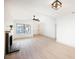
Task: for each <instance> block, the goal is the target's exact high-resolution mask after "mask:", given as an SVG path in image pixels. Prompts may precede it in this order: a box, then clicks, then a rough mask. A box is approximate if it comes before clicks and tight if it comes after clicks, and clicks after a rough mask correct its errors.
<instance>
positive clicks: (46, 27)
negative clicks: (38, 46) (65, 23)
mask: <svg viewBox="0 0 79 59" xmlns="http://www.w3.org/2000/svg"><path fill="white" fill-rule="evenodd" d="M40 20H41V23H40V34H42V35H45V36H47V37H50V38H54V39H55V19H54V17H53V16H52V17H51V16H42V17H41V18H40Z"/></svg>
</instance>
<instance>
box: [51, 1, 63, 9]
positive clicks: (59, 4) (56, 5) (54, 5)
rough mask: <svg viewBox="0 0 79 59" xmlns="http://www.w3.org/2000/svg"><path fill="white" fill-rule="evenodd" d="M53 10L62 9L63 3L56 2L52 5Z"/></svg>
mask: <svg viewBox="0 0 79 59" xmlns="http://www.w3.org/2000/svg"><path fill="white" fill-rule="evenodd" d="M51 6H52V8H54V9H56V10H58V9H59V8H60V7H62V3H61V2H60V1H58V0H56V1H54V2H53V3H52V4H51Z"/></svg>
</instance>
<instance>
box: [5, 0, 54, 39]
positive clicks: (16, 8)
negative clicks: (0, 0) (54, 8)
mask: <svg viewBox="0 0 79 59" xmlns="http://www.w3.org/2000/svg"><path fill="white" fill-rule="evenodd" d="M23 3H24V2H22V3H21V2H20V1H19V2H13V1H11V0H7V1H6V0H5V24H4V25H5V30H9V25H11V24H12V25H14V24H15V20H16V21H17V20H22V21H23V22H24V21H27V20H32V18H33V15H36V18H39V20H40V25H39V32H38V22H33V34H42V35H45V36H48V37H51V38H55V28H54V17H53V16H51V15H48V14H46V13H44V11H46V9H44V8H43V7H40V8H39V7H38V6H36V5H35V6H36V7H35V6H32V5H27V4H26V3H24V4H23ZM41 9H42V10H41ZM42 12H43V13H42ZM47 13H48V11H47ZM24 23H25V22H24ZM14 26H15V25H14ZM15 35H16V34H15ZM16 37H17V36H16ZM18 37H20V36H18Z"/></svg>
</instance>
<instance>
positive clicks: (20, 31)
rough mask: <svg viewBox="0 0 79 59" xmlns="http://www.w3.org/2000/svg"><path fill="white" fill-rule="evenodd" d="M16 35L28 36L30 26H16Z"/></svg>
mask: <svg viewBox="0 0 79 59" xmlns="http://www.w3.org/2000/svg"><path fill="white" fill-rule="evenodd" d="M16 33H17V34H30V33H31V26H30V25H28V24H16Z"/></svg>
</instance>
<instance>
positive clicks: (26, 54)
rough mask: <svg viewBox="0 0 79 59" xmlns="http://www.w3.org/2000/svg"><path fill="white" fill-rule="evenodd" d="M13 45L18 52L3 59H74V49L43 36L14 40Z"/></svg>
mask: <svg viewBox="0 0 79 59" xmlns="http://www.w3.org/2000/svg"><path fill="white" fill-rule="evenodd" d="M14 45H15V46H16V47H18V48H19V49H20V51H19V52H16V53H12V54H8V55H6V56H5V59H75V58H74V57H75V55H74V54H75V53H74V48H72V47H68V46H65V45H63V44H60V43H57V42H55V41H54V40H52V39H49V38H46V37H44V36H35V37H34V38H29V39H21V40H15V41H14Z"/></svg>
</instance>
